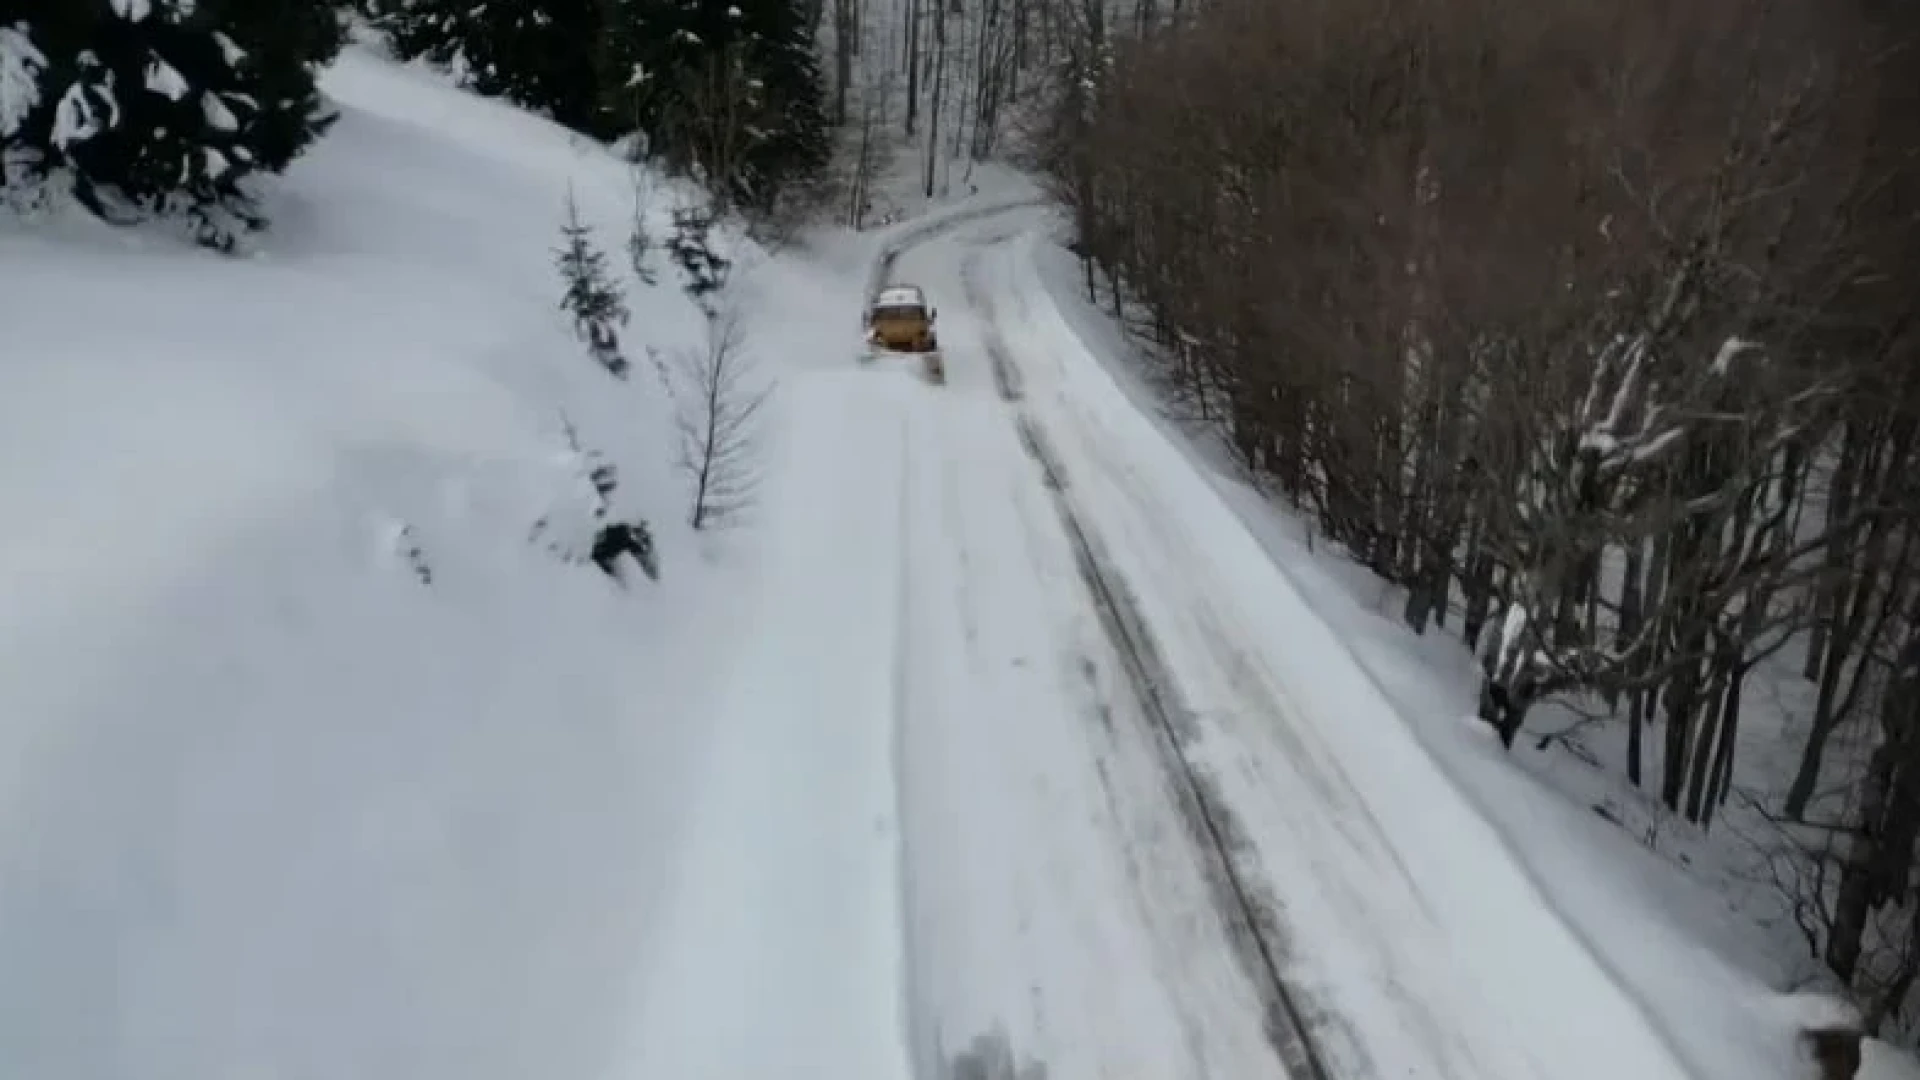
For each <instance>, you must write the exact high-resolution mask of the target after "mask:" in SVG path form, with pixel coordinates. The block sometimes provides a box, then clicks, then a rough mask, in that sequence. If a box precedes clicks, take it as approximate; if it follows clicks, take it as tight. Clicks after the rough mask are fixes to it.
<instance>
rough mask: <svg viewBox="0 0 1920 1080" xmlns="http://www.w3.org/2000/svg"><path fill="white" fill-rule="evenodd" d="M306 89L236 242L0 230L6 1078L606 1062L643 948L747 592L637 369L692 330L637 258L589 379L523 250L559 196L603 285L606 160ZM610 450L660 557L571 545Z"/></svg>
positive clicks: (435, 103) (430, 103)
mask: <svg viewBox="0 0 1920 1080" xmlns="http://www.w3.org/2000/svg"><path fill="white" fill-rule="evenodd" d="M325 88H326V90H327V92H328V93H329V94H330V95H331V96H332V97H333V98H334V99H335V100H336V101H337V103H338V104H339V106H340V107H341V111H342V114H343V115H342V118H341V120H340V122H339V125H338V127H337V129H336V130H335V131H334V133H333V134H332V135H331V136H330V137H329V138H328V139H327V140H325V141H324V142H323V143H322V144H320V145H319V146H318V147H317V148H316V149H315V150H314V152H313V153H312V154H311V155H310V156H309V157H308V158H306V159H304V160H303V161H302V162H301V163H300V164H299V165H298V166H297V167H296V168H295V169H294V170H293V171H292V172H291V173H290V175H289V176H288V178H287V179H286V181H285V182H284V183H283V184H281V185H279V186H277V187H276V188H274V189H273V191H274V194H273V197H272V201H271V203H270V204H269V211H270V213H271V216H272V217H273V219H274V221H275V224H276V228H275V229H274V230H273V231H272V232H271V233H269V234H267V235H266V236H265V237H264V238H263V239H262V241H261V245H260V246H261V250H260V252H259V254H258V256H257V257H256V258H254V259H251V260H245V261H238V262H236V261H232V260H227V259H222V258H221V257H218V256H214V255H210V254H206V253H203V252H200V251H196V250H191V249H186V248H183V247H182V246H181V245H180V244H178V242H176V241H175V240H173V239H172V238H171V237H161V236H155V235H152V234H146V233H141V232H125V231H115V230H110V229H107V228H105V227H99V226H90V225H86V224H81V223H76V222H75V221H73V220H71V219H62V220H59V221H53V222H40V223H36V224H31V225H29V224H23V223H21V222H19V221H17V220H8V221H5V222H0V356H4V358H5V359H4V363H0V499H4V503H3V505H4V507H5V516H6V520H7V528H6V529H5V531H4V536H3V537H0V969H3V970H4V971H5V973H6V974H5V976H4V978H0V1076H9V1077H42V1078H47V1080H53V1078H60V1080H130V1078H132V1077H141V1078H145V1080H175V1078H178V1080H190V1078H191V1080H209V1078H212V1077H223V1076H231V1077H240V1076H277V1077H282V1078H287V1080H292V1078H314V1080H319V1078H340V1077H348V1076H353V1077H367V1078H370V1077H402V1076H405V1077H414V1078H425V1077H455V1076H458V1077H462V1078H465V1080H478V1078H483V1077H500V1078H503V1080H504V1078H509V1077H512V1078H524V1077H528V1076H534V1075H543V1076H554V1077H583V1076H590V1075H595V1074H596V1072H597V1070H598V1069H599V1068H600V1067H601V1065H602V1064H603V1057H604V1055H605V1054H607V1053H608V1052H609V1047H610V1046H613V1045H614V1044H616V1043H617V1042H618V1041H619V1036H620V1033H621V1029H622V1028H623V1027H624V1023H625V1020H626V1017H627V1013H628V1010H629V1007H630V998H631V997H632V996H633V995H635V994H636V993H637V992H638V991H637V989H636V988H635V985H634V980H635V978H636V974H637V972H638V971H639V970H641V968H642V967H644V965H645V963H646V960H647V958H648V956H649V955H650V954H651V950H652V949H653V948H654V944H655V943H654V942H653V940H652V939H651V938H650V937H649V928H650V927H651V926H652V925H653V924H654V915H655V907H656V897H655V895H654V891H655V889H656V887H657V885H658V882H659V880H660V878H661V874H660V871H659V866H660V864H661V862H662V860H664V859H666V858H667V857H668V856H669V850H668V849H669V847H670V844H671V840H672V838H673V836H674V835H675V829H676V813H677V808H678V807H679V806H680V805H681V804H682V802H683V798H682V796H683V794H684V793H683V792H682V790H681V787H682V785H683V783H684V777H685V775H686V772H685V769H684V767H683V766H684V763H685V760H686V759H687V757H688V755H689V754H690V753H691V752H692V751H691V749H690V748H691V747H692V745H693V740H694V738H695V736H696V735H697V734H698V732H699V730H700V723H699V717H700V716H701V715H702V714H703V711H704V710H703V708H702V706H701V704H700V701H701V698H702V695H703V694H704V692H705V688H706V686H707V684H708V681H709V680H707V679H706V675H707V673H708V671H709V670H710V668H711V663H710V659H709V658H710V655H711V653H710V650H709V649H708V648H707V643H708V642H709V641H711V640H715V639H716V638H720V637H723V636H724V633H725V630H724V627H725V626H726V624H727V621H728V619H729V618H730V617H731V616H730V615H729V612H730V611H731V610H732V609H731V607H730V602H729V600H728V596H727V595H726V594H725V593H724V592H723V591H721V590H717V589H716V588H714V582H715V581H717V580H722V578H721V576H719V575H716V574H714V573H712V572H711V571H710V570H709V569H708V567H709V565H710V563H711V560H710V559H709V558H707V557H704V556H703V554H702V552H701V550H700V549H699V548H698V547H697V546H696V544H695V543H694V540H693V537H692V536H691V534H690V533H689V532H688V531H687V530H686V528H685V527H684V524H683V522H684V521H685V515H686V487H685V484H684V483H683V481H682V480H681V478H679V477H678V476H676V475H675V474H674V473H673V471H672V468H671V465H672V460H673V454H672V439H673V428H672V424H671V422H670V417H669V415H668V411H669V408H670V406H669V404H668V401H667V397H666V395H665V394H664V393H663V392H662V390H661V383H660V380H659V378H658V377H657V375H656V373H655V368H654V365H652V364H650V363H649V362H648V358H647V357H648V353H647V350H648V347H654V348H657V349H659V350H662V351H663V352H670V351H671V350H673V349H675V348H679V347H682V346H685V345H688V344H691V343H693V342H695V341H696V340H697V335H698V334H699V333H700V327H701V324H702V320H701V317H700V314H699V312H698V311H697V310H696V309H695V307H694V306H693V305H692V304H691V303H690V302H689V301H688V300H687V298H686V297H685V296H684V295H683V294H682V292H681V291H680V289H679V288H677V287H676V285H675V281H674V278H673V276H672V270H671V268H670V267H668V266H667V265H666V262H665V259H664V258H662V259H660V263H661V265H660V284H659V285H658V286H656V287H652V288H646V287H643V286H640V285H639V284H638V283H637V282H629V283H628V284H629V285H630V288H629V295H628V299H629V303H630V304H631V305H632V306H633V308H634V318H633V321H632V324H631V325H630V326H629V327H628V330H627V335H626V346H627V350H628V353H629V355H630V356H631V358H632V359H633V360H634V363H635V368H634V371H633V376H632V378H631V379H629V380H628V381H626V382H620V381H616V380H615V379H613V378H611V377H610V376H609V375H608V374H607V373H606V372H605V371H604V370H603V369H602V368H600V367H599V366H598V365H596V364H595V363H594V362H593V361H592V360H590V359H589V357H588V355H587V353H586V351H585V349H584V348H583V347H582V346H581V345H580V344H579V343H578V342H577V341H576V340H575V339H574V337H573V335H572V332H571V330H570V328H569V326H568V323H567V321H566V319H565V317H564V315H563V314H562V312H560V311H559V310H558V308H557V303H556V302H557V300H558V298H559V296H560V288H561V284H560V281H559V279H558V277H557V276H556V274H555V270H554V266H553V257H552V250H553V248H554V247H555V246H556V244H557V242H558V227H559V224H560V221H561V215H562V210H563V203H564V201H565V198H566V196H567V193H568V189H569V186H570V185H571V187H572V188H573V190H574V192H575V195H576V197H577V199H578V201H579V204H580V206H581V210H582V214H583V216H585V217H586V218H588V219H589V220H590V221H591V222H592V223H594V224H596V225H599V226H601V227H602V228H601V230H600V233H599V239H600V242H601V243H602V245H604V246H605V247H607V248H609V249H611V250H612V251H613V252H614V253H615V255H614V258H613V259H612V260H611V261H612V263H613V264H614V265H615V266H624V259H622V258H620V257H619V252H620V250H621V244H622V241H623V238H624V237H625V236H626V230H627V223H628V221H629V218H630V215H631V211H632V207H633V205H634V203H633V189H632V185H631V183H630V179H629V176H628V173H627V171H626V169H625V168H624V167H623V166H622V165H621V164H620V163H618V162H616V161H614V160H613V159H612V158H610V157H609V156H607V155H606V154H604V153H603V152H601V151H599V150H596V149H594V148H591V147H589V146H586V145H584V144H576V142H575V141H574V140H573V139H571V138H570V137H569V136H568V135H567V134H566V133H564V132H562V131H561V130H560V129H558V128H555V127H553V126H552V125H550V124H547V123H545V122H543V121H539V120H536V119H533V118H530V117H528V116H526V115H524V114H521V113H519V112H516V111H514V110H512V109H510V108H507V107H505V106H502V105H498V104H495V103H491V102H487V101H483V100H480V99H478V98H474V97H471V96H469V95H466V94H462V93H458V92H455V91H452V90H449V89H446V88H445V87H444V86H442V85H441V83H440V82H439V81H438V80H437V79H435V78H433V77H432V76H430V75H427V74H424V73H420V72H415V71H410V70H407V69H402V68H398V67H394V66H392V65H390V64H387V63H385V62H384V61H381V60H378V59H375V58H373V57H372V56H370V55H368V54H366V53H364V52H358V51H352V52H349V53H348V54H347V55H346V56H345V57H343V58H342V60H341V61H340V62H339V63H338V64H337V65H336V66H335V67H334V68H333V69H332V70H331V71H330V72H329V74H328V76H327V78H326V80H325ZM656 186H657V187H659V188H660V192H661V193H660V194H659V195H658V196H657V197H656V198H655V200H654V202H653V205H652V208H651V209H652V212H653V214H654V215H655V216H656V218H657V219H658V220H656V222H655V225H656V226H657V227H659V228H664V220H665V217H666V215H667V213H668V210H669V208H670V199H671V197H672V195H671V192H670V191H669V190H668V185H665V184H661V185H656ZM736 253H737V254H743V255H750V254H751V252H747V251H742V252H736ZM623 273H624V271H623ZM570 431H571V434H570V433H569V432H570ZM601 464H608V465H612V466H613V467H614V469H615V470H616V475H615V480H616V483H617V487H616V488H615V489H614V490H613V491H612V492H611V494H610V495H609V496H608V503H609V506H608V507H607V516H606V520H632V519H634V518H642V519H644V520H645V521H646V522H648V523H649V525H650V526H651V528H652V531H653V535H654V537H655V539H656V543H657V548H658V553H659V561H660V563H661V564H662V572H661V575H660V580H659V581H658V582H657V583H656V582H653V581H649V580H648V579H647V578H646V577H645V576H644V575H643V574H641V573H639V572H638V571H637V569H636V568H634V567H632V566H629V567H627V568H626V569H627V575H626V576H627V578H628V582H627V584H626V585H625V586H622V585H621V584H619V583H616V582H615V581H614V580H612V579H611V578H609V577H608V576H606V575H604V574H602V573H601V572H600V571H599V570H598V569H597V568H596V567H595V565H594V564H593V563H592V562H589V561H586V558H585V556H586V554H587V546H588V545H589V544H590V542H591V540H592V537H593V535H594V532H595V529H596V528H597V527H598V526H599V525H600V524H601V520H600V519H597V518H596V516H595V507H596V504H597V498H598V496H597V495H596V492H595V489H594V486H593V483H592V482H591V480H590V479H589V473H590V471H591V470H592V469H594V468H595V467H596V466H598V465H601Z"/></svg>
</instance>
